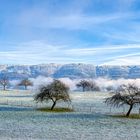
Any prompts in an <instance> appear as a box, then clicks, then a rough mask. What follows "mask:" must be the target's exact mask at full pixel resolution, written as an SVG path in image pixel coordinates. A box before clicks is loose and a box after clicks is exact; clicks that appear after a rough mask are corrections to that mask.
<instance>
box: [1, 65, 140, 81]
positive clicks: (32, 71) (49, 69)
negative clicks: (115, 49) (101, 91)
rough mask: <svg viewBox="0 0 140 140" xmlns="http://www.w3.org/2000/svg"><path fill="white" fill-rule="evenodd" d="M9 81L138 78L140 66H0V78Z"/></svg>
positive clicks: (139, 76)
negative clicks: (2, 76) (39, 78)
mask: <svg viewBox="0 0 140 140" xmlns="http://www.w3.org/2000/svg"><path fill="white" fill-rule="evenodd" d="M3 74H5V75H6V76H7V77H9V78H10V79H23V78H28V77H29V78H35V77H37V76H39V75H42V76H47V77H53V78H62V77H69V78H71V79H78V78H98V77H104V78H111V79H118V78H133V79H134V78H140V66H94V65H92V64H81V63H80V64H63V65H62V64H53V63H52V64H42V65H0V76H1V75H3Z"/></svg>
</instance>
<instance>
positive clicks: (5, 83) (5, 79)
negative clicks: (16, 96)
mask: <svg viewBox="0 0 140 140" xmlns="http://www.w3.org/2000/svg"><path fill="white" fill-rule="evenodd" d="M0 85H2V86H3V90H6V87H7V86H8V85H9V80H8V76H6V74H2V75H1V77H0Z"/></svg>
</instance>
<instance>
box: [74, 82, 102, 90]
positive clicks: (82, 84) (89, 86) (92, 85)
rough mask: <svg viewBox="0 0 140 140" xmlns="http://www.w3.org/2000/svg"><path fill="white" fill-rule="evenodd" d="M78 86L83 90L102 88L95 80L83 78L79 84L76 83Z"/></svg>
mask: <svg viewBox="0 0 140 140" xmlns="http://www.w3.org/2000/svg"><path fill="white" fill-rule="evenodd" d="M76 86H77V87H78V88H82V91H83V92H84V91H100V88H99V87H98V86H97V84H96V83H95V82H93V81H88V80H81V81H80V82H79V83H78V84H76Z"/></svg>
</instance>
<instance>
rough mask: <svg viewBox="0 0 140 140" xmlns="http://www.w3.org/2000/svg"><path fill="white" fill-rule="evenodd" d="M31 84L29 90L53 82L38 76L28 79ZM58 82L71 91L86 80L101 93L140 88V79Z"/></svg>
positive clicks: (13, 82)
mask: <svg viewBox="0 0 140 140" xmlns="http://www.w3.org/2000/svg"><path fill="white" fill-rule="evenodd" d="M30 80H31V81H32V82H33V87H30V89H33V90H36V89H38V88H39V87H40V86H43V85H48V84H50V83H51V82H52V81H53V78H51V77H44V76H38V77H37V78H31V79H30ZM58 80H60V81H62V82H63V83H64V84H65V85H67V86H68V87H69V88H70V90H71V91H74V90H77V87H76V84H78V83H79V82H80V81H81V80H87V81H92V82H94V83H96V85H97V86H99V87H100V90H101V91H107V90H106V89H107V88H108V87H111V88H113V89H116V88H117V87H119V86H120V85H123V84H125V85H127V84H135V85H136V86H138V87H140V78H137V79H124V78H121V79H117V80H111V79H107V78H97V79H74V80H73V79H70V78H58ZM18 82H19V80H14V81H11V82H10V83H11V85H13V86H16V84H17V83H18Z"/></svg>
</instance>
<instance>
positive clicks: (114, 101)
mask: <svg viewBox="0 0 140 140" xmlns="http://www.w3.org/2000/svg"><path fill="white" fill-rule="evenodd" d="M113 93H114V95H113V96H112V97H109V98H107V99H106V101H105V103H107V104H110V105H112V106H114V107H120V106H123V105H128V106H129V110H128V112H127V113H126V116H127V117H128V116H129V115H130V113H131V111H132V108H133V107H134V106H136V105H139V104H140V88H138V87H137V86H136V85H135V84H128V85H122V86H120V87H118V88H117V89H116V90H115V91H114V92H113Z"/></svg>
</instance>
